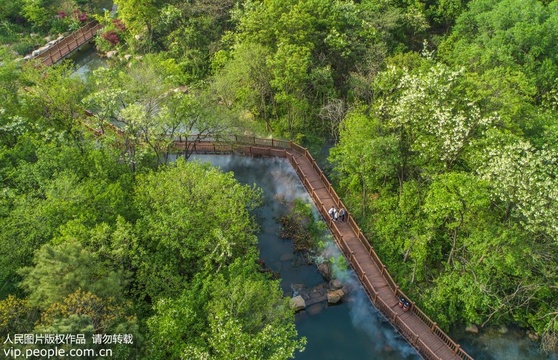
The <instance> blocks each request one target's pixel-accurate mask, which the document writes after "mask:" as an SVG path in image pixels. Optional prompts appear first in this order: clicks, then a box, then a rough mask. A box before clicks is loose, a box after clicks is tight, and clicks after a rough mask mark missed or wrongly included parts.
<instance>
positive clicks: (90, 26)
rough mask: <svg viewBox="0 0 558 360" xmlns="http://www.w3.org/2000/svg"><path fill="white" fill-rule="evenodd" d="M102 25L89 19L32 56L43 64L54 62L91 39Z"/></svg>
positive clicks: (49, 64) (48, 64) (47, 64)
mask: <svg viewBox="0 0 558 360" xmlns="http://www.w3.org/2000/svg"><path fill="white" fill-rule="evenodd" d="M102 27H103V25H101V24H99V23H97V22H96V21H91V22H89V23H87V24H86V25H84V26H83V27H81V28H79V29H77V30H76V31H75V32H73V33H71V34H70V35H68V36H66V37H65V38H63V39H62V40H60V41H59V42H57V43H56V44H54V45H52V46H51V47H50V48H48V49H46V50H45V51H44V52H42V53H40V54H38V55H37V56H34V57H33V58H34V59H38V60H40V61H41V62H42V63H43V65H45V66H51V65H53V64H56V63H57V62H58V61H60V60H62V59H64V58H65V57H66V56H68V55H69V54H71V53H72V52H74V51H75V50H77V49H79V48H80V47H81V46H82V45H83V44H85V43H87V42H89V41H90V40H91V39H93V37H94V36H95V34H96V33H97V31H99V29H101V28H102Z"/></svg>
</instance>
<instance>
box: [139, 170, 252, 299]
mask: <svg viewBox="0 0 558 360" xmlns="http://www.w3.org/2000/svg"><path fill="white" fill-rule="evenodd" d="M258 201H259V192H258V191H257V190H256V189H254V188H250V187H247V186H242V185H240V184H238V183H236V181H235V180H234V179H233V177H232V174H222V173H220V172H219V170H217V169H213V168H211V167H210V166H208V165H203V164H200V163H197V162H192V163H190V162H188V163H187V162H185V161H183V160H179V161H177V162H176V163H173V164H169V165H168V166H166V167H164V168H162V169H161V171H159V172H157V173H150V174H146V175H142V176H140V177H139V178H138V184H137V187H136V196H135V203H136V206H137V209H138V212H139V216H140V218H139V219H138V221H137V225H136V226H137V227H136V231H137V234H138V237H139V241H140V244H139V245H140V247H139V249H138V251H139V255H140V257H139V259H138V260H139V263H138V264H137V265H136V266H137V267H138V268H139V270H138V271H139V274H138V276H139V279H140V281H141V283H142V284H143V286H145V292H146V293H147V294H148V295H149V296H151V298H152V299H158V298H160V297H165V296H170V295H177V294H178V293H180V291H181V289H182V288H183V284H184V282H185V281H187V280H188V279H190V278H191V277H192V276H194V275H195V274H196V273H197V272H199V271H201V270H203V269H206V270H207V269H211V270H212V271H215V272H219V271H220V269H221V268H222V267H223V266H225V265H226V264H228V263H231V262H232V261H234V259H235V258H237V257H239V256H243V255H244V254H246V253H249V252H253V251H255V250H256V249H255V244H256V241H257V240H256V237H255V236H254V234H253V232H254V231H255V225H254V223H253V220H252V217H251V216H250V214H249V213H248V211H249V210H251V209H253V208H254V207H255V206H256V205H257V204H258Z"/></svg>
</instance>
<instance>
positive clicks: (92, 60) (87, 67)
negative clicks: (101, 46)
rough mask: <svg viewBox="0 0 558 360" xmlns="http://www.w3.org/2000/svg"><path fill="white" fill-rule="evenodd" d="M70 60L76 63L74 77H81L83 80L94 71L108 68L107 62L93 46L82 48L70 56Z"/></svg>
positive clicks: (87, 45)
mask: <svg viewBox="0 0 558 360" xmlns="http://www.w3.org/2000/svg"><path fill="white" fill-rule="evenodd" d="M70 59H71V60H72V61H73V62H74V69H75V71H74V73H73V75H74V76H79V77H80V78H82V79H83V80H85V78H86V77H87V75H88V74H89V73H91V72H92V71H93V70H95V69H97V68H99V67H103V66H106V62H105V60H103V59H101V57H100V56H99V54H98V53H97V51H96V50H95V46H94V45H92V44H86V45H84V46H82V47H81V49H79V50H77V51H76V52H75V53H73V54H72V55H71V56H70Z"/></svg>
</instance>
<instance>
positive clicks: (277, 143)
mask: <svg viewBox="0 0 558 360" xmlns="http://www.w3.org/2000/svg"><path fill="white" fill-rule="evenodd" d="M215 140H216V141H215V143H219V142H225V143H227V142H233V143H234V144H233V145H251V146H249V148H248V151H247V152H248V153H249V154H253V155H270V154H271V148H272V147H273V148H281V149H290V150H292V151H294V152H295V153H297V154H298V155H299V156H304V157H305V158H306V159H307V160H308V161H309V162H310V164H311V165H312V167H313V168H314V170H315V171H316V172H317V173H318V174H319V176H320V179H321V180H322V182H323V183H324V185H325V186H326V188H327V190H328V192H329V194H330V196H331V198H332V199H333V201H334V204H335V206H337V207H343V208H345V205H344V204H343V202H342V201H341V198H340V197H339V196H338V195H337V193H336V192H335V190H334V189H333V187H332V186H331V183H330V182H329V180H328V179H327V178H326V177H325V175H324V173H323V172H322V170H321V169H320V168H319V166H318V165H317V163H316V161H315V160H314V158H313V157H312V155H311V154H310V153H309V152H308V150H307V149H306V148H304V147H302V146H300V145H298V144H295V143H293V142H290V141H289V142H287V141H284V140H276V139H260V138H256V137H248V136H236V135H235V136H234V137H229V138H228V139H226V138H225V137H219V139H215ZM227 140H228V141H227ZM231 140H232V141H231ZM186 141H188V140H186ZM192 141H193V142H194V143H195V142H196V141H198V142H199V140H197V139H192ZM254 145H255V146H254ZM261 146H263V147H267V148H269V149H268V150H269V151H267V152H266V151H265V150H263V149H262V148H260V147H261ZM231 148H234V146H232V147H231ZM262 150H263V151H262ZM280 154H282V155H283V156H284V157H286V158H287V159H288V160H289V162H290V163H291V164H292V165H293V168H294V169H295V171H296V172H297V174H298V176H299V177H300V179H301V181H302V184H303V185H304V187H305V188H306V189H307V190H308V193H309V194H310V196H311V197H312V198H313V199H314V201H315V203H316V205H317V207H318V211H319V212H320V214H321V215H322V216H323V217H324V219H325V221H326V223H327V224H328V225H329V227H330V229H331V230H332V233H333V235H334V238H335V241H336V242H337V243H338V245H340V248H341V250H342V251H343V253H344V254H345V256H346V257H347V259H348V260H349V263H350V264H351V266H352V267H353V269H354V270H355V272H356V274H357V276H358V278H359V279H360V280H361V283H362V284H363V287H364V290H365V292H366V293H367V295H368V297H369V298H370V300H371V301H372V303H373V304H374V305H375V306H376V308H377V309H378V310H380V312H382V313H383V314H384V316H386V318H387V319H389V320H390V321H391V322H393V323H394V325H396V327H397V328H398V329H400V333H401V334H402V335H403V336H404V337H405V338H406V339H407V340H408V341H409V343H410V344H411V345H412V346H414V347H415V348H417V350H418V351H419V352H420V353H421V354H422V355H423V356H424V357H425V358H426V359H440V358H439V357H438V356H437V355H436V354H435V353H434V351H433V350H432V349H430V348H429V347H428V346H427V345H426V344H425V343H424V342H423V341H422V340H421V339H420V336H419V335H418V334H416V333H414V332H413V331H412V330H411V329H410V328H408V326H407V325H406V324H404V323H403V322H402V320H401V319H399V317H398V315H397V313H396V312H395V311H394V310H393V309H392V308H391V307H390V306H389V304H387V303H386V302H385V301H384V300H383V299H382V298H380V297H379V296H378V292H377V291H376V289H375V288H374V286H373V285H372V283H371V282H370V280H369V279H368V277H366V274H365V272H364V270H363V269H362V267H361V266H360V264H359V263H358V262H357V261H356V258H355V257H354V255H353V254H352V253H350V252H349V248H348V245H347V244H346V242H345V241H344V240H343V237H342V236H341V235H340V232H339V229H338V228H337V225H336V223H334V222H333V220H331V219H330V217H329V216H328V214H327V209H326V208H325V205H324V204H322V203H320V202H319V199H318V198H317V195H316V194H315V192H314V191H312V187H311V184H310V182H309V181H308V179H307V178H306V177H305V176H304V174H303V173H302V171H301V169H300V166H299V162H298V161H297V160H296V158H295V156H294V154H291V153H289V152H287V151H284V152H282V153H280ZM345 209H346V208H345ZM347 222H348V224H349V226H350V227H351V229H352V230H353V231H354V233H355V234H357V238H358V239H359V241H360V242H361V243H362V245H363V246H364V247H365V248H366V250H367V252H368V254H369V256H370V258H371V259H372V260H373V262H374V263H375V264H376V266H377V267H378V269H380V270H381V274H382V276H383V278H384V279H385V281H386V283H387V285H388V286H389V288H390V289H391V290H392V292H393V294H394V296H395V297H401V296H403V297H405V298H406V299H408V300H410V299H409V297H407V296H406V295H405V293H404V292H403V291H401V290H400V289H399V287H398V286H397V284H396V283H395V281H394V280H393V278H392V277H391V275H390V273H389V272H388V270H387V268H386V266H385V265H384V264H383V263H382V261H381V260H380V258H379V257H378V255H377V254H376V252H375V250H374V248H373V246H372V245H371V243H370V242H369V241H368V239H367V238H366V236H365V235H364V234H363V233H362V230H361V229H360V228H359V227H358V225H357V223H356V222H355V221H354V218H353V217H352V216H351V215H349V216H348V221H347ZM411 304H412V305H411V308H410V311H411V312H412V313H413V314H415V315H416V316H417V317H418V318H419V319H420V320H421V321H422V322H423V323H425V324H426V325H427V326H428V327H429V328H430V330H431V332H432V333H433V334H435V335H436V336H437V337H438V338H440V340H442V342H443V343H445V344H446V345H447V346H448V348H449V349H450V350H451V351H452V352H453V353H454V354H455V355H456V356H457V357H459V358H461V359H463V360H473V358H472V357H471V356H470V355H469V354H467V353H466V352H465V351H464V350H463V349H461V347H460V345H458V344H457V343H455V342H454V341H453V340H452V339H451V338H450V337H449V336H448V335H447V334H446V333H445V332H444V331H443V330H442V329H441V328H440V327H439V326H438V325H437V324H436V323H435V322H434V321H432V320H431V319H430V318H429V317H428V315H426V314H425V313H424V312H423V311H422V310H421V309H420V308H419V307H418V306H416V305H415V303H413V302H411ZM402 324H403V325H402Z"/></svg>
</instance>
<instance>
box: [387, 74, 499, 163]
mask: <svg viewBox="0 0 558 360" xmlns="http://www.w3.org/2000/svg"><path fill="white" fill-rule="evenodd" d="M383 76H387V77H389V78H391V79H393V80H395V81H396V84H395V86H394V89H393V91H395V95H394V96H391V97H390V98H387V99H385V100H384V101H383V102H382V107H381V110H382V112H383V113H384V116H385V117H386V118H387V125H388V127H389V128H391V129H392V131H394V132H396V133H398V134H400V136H401V137H402V140H403V141H404V142H405V145H406V147H407V149H408V151H409V152H410V155H412V156H413V157H415V158H416V160H418V163H416V162H415V164H417V165H419V166H421V167H422V169H421V171H424V170H428V171H430V172H434V173H437V172H440V171H448V170H451V169H452V168H453V167H454V166H455V164H456V163H457V162H458V160H459V159H460V156H462V155H463V152H464V151H465V150H466V147H467V146H468V145H469V143H470V141H471V139H473V138H474V137H476V136H479V135H481V134H482V132H483V131H484V129H485V128H486V127H487V126H488V125H490V124H492V123H493V122H494V121H495V120H496V119H497V116H496V115H495V114H489V115H487V114H483V113H482V111H481V108H480V107H479V105H478V104H476V103H475V102H474V101H472V100H470V99H469V96H468V94H467V92H466V90H467V89H466V88H465V89H464V83H465V81H466V79H465V78H464V75H463V70H453V69H450V68H449V67H447V66H445V65H442V64H436V65H434V66H432V67H431V68H430V69H428V70H427V71H419V72H417V73H413V72H410V71H408V70H406V69H403V71H400V70H397V69H395V68H393V67H392V68H390V69H388V70H387V72H386V74H384V75H383ZM465 86H466V84H465Z"/></svg>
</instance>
